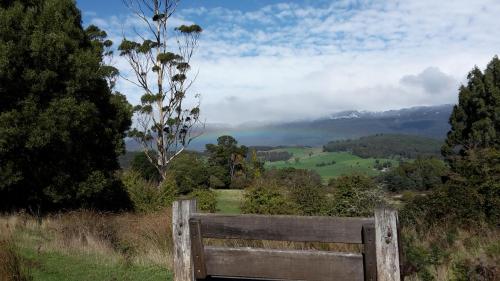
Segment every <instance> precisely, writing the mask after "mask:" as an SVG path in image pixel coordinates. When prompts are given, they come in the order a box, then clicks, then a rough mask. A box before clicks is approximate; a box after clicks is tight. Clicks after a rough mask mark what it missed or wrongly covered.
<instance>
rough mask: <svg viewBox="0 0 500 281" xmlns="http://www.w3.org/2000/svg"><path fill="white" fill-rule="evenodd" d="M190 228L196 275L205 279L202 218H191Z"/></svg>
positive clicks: (197, 277)
mask: <svg viewBox="0 0 500 281" xmlns="http://www.w3.org/2000/svg"><path fill="white" fill-rule="evenodd" d="M189 230H190V233H191V255H192V257H193V267H194V277H195V278H196V279H205V278H206V277H207V272H206V270H205V253H204V250H203V237H202V236H201V224H200V220H197V219H193V218H191V219H190V220H189Z"/></svg>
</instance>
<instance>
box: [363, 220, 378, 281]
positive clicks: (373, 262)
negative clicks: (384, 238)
mask: <svg viewBox="0 0 500 281" xmlns="http://www.w3.org/2000/svg"><path fill="white" fill-rule="evenodd" d="M375 251H376V249H375V225H374V224H373V223H370V224H365V225H363V268H364V272H365V281H377V255H376V252H375Z"/></svg>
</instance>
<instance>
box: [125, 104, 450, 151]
mask: <svg viewBox="0 0 500 281" xmlns="http://www.w3.org/2000/svg"><path fill="white" fill-rule="evenodd" d="M452 108H453V106H452V105H440V106H429V107H413V108H406V109H399V110H389V111H382V112H369V111H346V112H340V113H336V114H332V115H330V116H327V117H324V118H320V119H315V120H303V121H293V122H281V123H273V124H252V125H249V124H240V125H237V126H231V125H221V124H207V125H206V128H205V130H204V133H203V135H202V136H200V137H199V138H197V139H196V140H194V141H193V142H192V144H191V146H190V149H194V150H204V148H205V144H207V143H215V141H216V139H217V137H219V136H221V135H232V136H233V137H235V138H236V139H237V140H238V142H239V143H240V144H244V145H247V146H249V145H251V146H279V145H284V146H296V145H304V146H322V145H324V144H325V143H327V142H329V141H332V140H343V139H355V138H359V137H363V136H368V135H374V134H381V133H383V134H410V135H417V136H424V137H430V138H435V139H444V137H445V136H446V133H447V132H448V130H449V129H450V127H449V124H448V118H449V116H450V113H451V110H452ZM126 143H127V150H138V149H139V147H138V145H137V144H136V143H135V141H133V140H130V139H129V140H127V142H126Z"/></svg>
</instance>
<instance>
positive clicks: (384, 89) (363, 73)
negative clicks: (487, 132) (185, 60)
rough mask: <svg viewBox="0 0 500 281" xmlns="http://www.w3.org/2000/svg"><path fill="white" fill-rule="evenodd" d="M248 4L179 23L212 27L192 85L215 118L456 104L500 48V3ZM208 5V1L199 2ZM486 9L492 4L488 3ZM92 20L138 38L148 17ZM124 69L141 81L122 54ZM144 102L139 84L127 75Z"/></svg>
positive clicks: (197, 12) (188, 14)
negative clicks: (461, 89) (471, 76)
mask: <svg viewBox="0 0 500 281" xmlns="http://www.w3.org/2000/svg"><path fill="white" fill-rule="evenodd" d="M283 2H284V3H281V4H276V5H267V6H263V7H260V8H257V9H255V10H250V11H243V10H234V9H227V8H223V7H217V8H208V7H199V8H195V9H189V10H188V9H184V10H182V9H180V10H178V11H177V13H176V15H175V18H171V20H172V23H171V26H172V27H173V26H176V25H178V24H181V23H190V22H201V23H202V27H203V28H204V32H203V35H202V37H201V40H200V47H199V49H198V53H197V55H196V57H195V58H194V61H193V64H192V65H193V71H194V72H198V73H199V74H198V76H197V80H196V82H195V84H194V86H193V88H192V90H193V93H200V94H201V95H202V104H201V109H202V114H203V118H204V119H206V120H207V122H210V123H214V122H218V123H240V122H247V121H254V120H255V121H282V120H290V119H302V118H315V117H321V116H325V115H329V114H331V113H332V112H335V111H342V110H351V109H354V110H356V109H357V110H386V109H394V108H401V107H410V106H418V105H436V104H443V103H455V102H456V100H457V89H458V86H459V84H460V83H463V82H464V81H465V77H466V74H467V73H468V72H469V70H470V69H471V68H472V67H473V66H474V65H478V66H479V67H484V66H485V65H486V63H487V62H488V61H489V60H490V59H491V57H492V56H493V55H495V54H496V52H498V46H500V37H499V36H492V34H496V33H497V31H498V29H499V28H500V21H498V14H500V2H498V1H496V0H477V1H469V0H457V1H434V0H422V1H402V2H393V1H383V0H378V1H377V0H376V1H369V2H365V1H349V0H347V1H334V2H333V3H332V2H329V1H328V2H323V1H317V2H316V1H311V2H306V3H308V4H298V3H294V2H291V3H290V2H286V3H285V1H283ZM200 3H201V2H200ZM486 7H487V8H486ZM89 17H90V18H91V19H90V22H93V23H97V24H98V25H99V26H102V27H103V28H104V29H105V30H106V31H107V32H108V34H110V36H111V37H112V40H114V41H115V42H117V43H118V42H119V41H120V40H121V38H122V36H123V34H125V35H126V36H127V37H131V38H134V37H137V35H136V34H135V33H134V29H133V28H134V27H135V28H136V30H137V28H139V30H140V27H141V24H142V23H141V22H140V21H138V20H137V19H136V18H135V17H133V15H115V16H111V17H108V18H97V17H92V16H91V15H89ZM115 62H116V65H117V67H118V68H119V69H120V71H121V73H122V74H123V75H124V76H126V77H129V78H133V77H132V76H130V75H131V73H130V72H129V71H128V69H129V68H128V66H127V64H126V62H124V60H123V59H121V58H116V60H115ZM118 88H119V90H120V91H122V92H123V93H125V94H126V95H127V97H128V98H129V100H130V101H131V102H132V103H138V102H139V97H140V91H139V90H138V89H137V88H135V87H133V86H131V84H130V83H128V82H126V81H124V80H121V81H120V82H119V84H118Z"/></svg>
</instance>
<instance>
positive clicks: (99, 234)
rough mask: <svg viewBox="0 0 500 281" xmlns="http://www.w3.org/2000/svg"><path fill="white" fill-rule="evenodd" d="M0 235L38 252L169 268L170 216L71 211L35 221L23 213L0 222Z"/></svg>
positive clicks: (166, 214) (2, 219)
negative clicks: (0, 233)
mask: <svg viewBox="0 0 500 281" xmlns="http://www.w3.org/2000/svg"><path fill="white" fill-rule="evenodd" d="M0 225H1V228H0V230H1V231H2V233H10V234H11V235H13V234H15V235H14V236H15V237H16V242H17V243H18V244H19V245H21V246H26V247H30V248H34V249H36V251H38V252H42V251H43V252H51V251H56V252H60V253H67V254H85V255H91V256H95V258H97V259H99V258H102V259H103V261H106V262H112V263H116V262H125V263H129V264H137V265H158V266H161V267H163V268H165V267H166V268H171V265H172V254H171V253H172V249H171V245H172V239H171V237H172V235H171V212H170V210H168V209H165V210H163V211H159V212H156V213H152V214H145V215H139V214H128V213H125V214H108V213H96V212H91V211H75V212H68V213H62V214H56V215H51V216H47V217H44V218H41V219H37V218H35V217H31V216H28V215H25V214H16V215H8V216H3V217H0Z"/></svg>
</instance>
